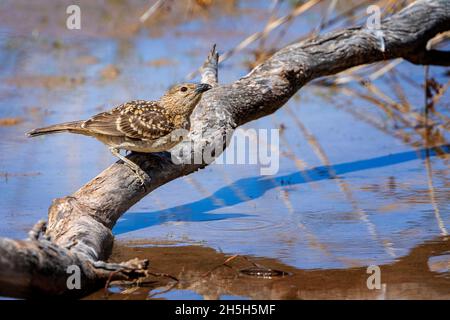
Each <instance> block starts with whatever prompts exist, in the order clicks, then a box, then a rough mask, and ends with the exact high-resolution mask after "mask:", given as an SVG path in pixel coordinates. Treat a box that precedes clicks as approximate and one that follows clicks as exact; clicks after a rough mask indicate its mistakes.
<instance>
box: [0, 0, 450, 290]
mask: <svg viewBox="0 0 450 320" xmlns="http://www.w3.org/2000/svg"><path fill="white" fill-rule="evenodd" d="M447 30H450V1H448V0H419V1H417V2H415V3H414V4H412V5H410V6H408V7H407V8H405V9H403V10H402V11H400V12H399V13H397V14H395V15H393V16H392V17H391V18H388V19H386V20H384V21H383V23H382V25H381V29H380V30H377V31H374V30H369V29H367V28H365V27H356V28H348V29H344V30H341V31H335V32H331V33H328V34H325V35H322V36H317V37H314V38H312V39H308V40H306V41H302V42H298V43H295V44H292V45H290V46H288V47H285V48H284V49H282V50H280V51H278V52H277V53H275V54H274V55H273V56H272V57H271V58H269V59H268V60H267V61H265V62H264V63H262V64H261V65H259V66H257V67H256V68H255V69H253V70H252V71H251V72H250V73H249V74H248V75H246V76H245V77H243V78H241V79H239V80H237V81H236V82H234V83H232V84H228V85H222V86H219V85H218V82H217V70H218V66H217V64H218V55H217V52H216V51H215V48H213V50H212V51H211V53H210V55H209V56H208V58H207V60H206V62H205V64H204V65H203V68H202V81H203V82H206V83H209V84H211V85H212V86H214V88H213V89H211V90H209V91H208V92H206V93H205V94H204V95H203V98H202V100H201V102H200V103H199V105H198V106H197V108H196V111H195V113H194V114H193V116H192V128H191V131H190V133H189V136H188V141H187V142H184V143H181V144H180V145H177V146H176V147H175V148H174V150H173V152H172V155H183V154H184V157H182V156H179V157H178V158H174V159H178V160H180V159H184V160H185V162H186V163H183V164H176V163H175V162H174V161H173V158H172V157H171V154H169V153H167V152H165V153H154V154H131V155H129V158H132V160H133V161H134V162H136V163H138V164H139V165H140V166H141V167H142V168H143V170H144V171H145V172H146V173H147V174H148V176H149V179H147V183H146V185H145V186H142V185H141V182H140V181H139V180H137V179H136V177H135V175H134V174H131V172H130V169H129V168H128V167H127V166H125V165H123V163H122V162H121V161H119V162H116V163H115V164H113V165H111V166H110V167H109V168H107V169H106V170H104V171H103V172H102V173H100V174H99V175H98V176H97V177H95V178H94V179H93V180H91V181H90V182H88V183H87V184H86V185H84V186H83V187H81V188H80V189H79V190H78V191H76V192H75V193H74V194H73V195H71V196H67V197H64V198H60V199H56V200H54V201H53V204H52V205H51V206H50V209H49V214H48V225H47V229H46V230H45V231H44V229H43V227H44V226H45V224H43V223H39V224H38V225H37V226H36V228H35V229H33V230H32V232H30V239H29V240H26V241H16V240H11V239H4V238H0V295H8V296H15V297H36V296H42V295H59V296H73V297H80V296H83V295H85V294H86V293H88V292H90V291H92V290H95V289H97V288H98V287H99V286H101V285H103V284H104V283H105V281H107V279H112V280H114V279H130V278H131V279H132V278H137V277H140V276H143V275H145V274H146V267H147V264H148V261H139V260H132V261H129V262H125V263H122V264H108V263H105V262H102V261H103V260H106V259H108V257H109V255H110V252H111V248H112V244H113V239H114V237H113V234H112V232H111V229H112V228H113V226H114V225H115V223H116V221H117V220H118V219H119V217H120V216H121V215H122V214H123V213H125V212H126V211H127V210H128V208H130V207H131V206H132V205H134V204H135V203H136V202H138V201H139V200H140V199H142V198H143V197H144V196H145V195H147V194H148V193H150V192H151V191H153V190H155V189H156V188H158V187H159V186H161V185H163V184H165V183H167V182H169V181H172V180H174V179H176V178H178V177H181V176H184V175H187V174H190V173H193V172H195V171H197V170H199V169H201V168H204V167H205V166H207V165H208V163H209V161H207V160H206V158H205V157H204V155H205V154H212V157H213V158H214V157H217V156H218V155H219V154H220V151H219V152H215V153H214V151H213V152H211V150H220V149H223V148H224V147H226V144H227V137H231V134H232V133H233V131H234V129H235V128H236V127H238V126H240V125H242V124H244V123H247V122H249V121H252V120H255V119H258V118H260V117H264V116H266V115H269V114H271V113H273V112H274V111H276V110H277V109H278V108H280V107H281V106H283V105H284V104H285V103H286V102H287V101H288V100H289V98H290V97H292V95H293V94H295V93H296V92H297V91H298V90H299V89H300V88H301V87H302V86H304V85H305V84H307V83H308V82H309V81H311V80H313V79H316V78H319V77H323V76H327V75H332V74H336V73H339V72H341V71H343V70H346V69H348V68H351V67H354V66H357V65H361V64H370V63H374V62H377V61H381V60H388V59H394V58H404V59H406V60H409V61H411V62H413V63H419V64H421V63H426V64H438V65H448V62H449V60H448V59H447V56H448V54H447V53H445V54H444V53H442V52H439V53H437V52H435V51H430V52H427V51H426V45H427V43H428V41H429V40H430V39H432V38H433V37H434V36H436V35H437V34H438V33H440V32H444V31H447ZM435 57H437V58H435ZM191 142H195V143H194V144H192V143H191ZM192 145H193V148H192V149H191V150H190V151H189V152H188V153H186V150H188V149H189V148H186V147H190V146H192ZM186 159H187V160H190V161H186ZM194 159H201V161H199V162H198V163H194V161H193V160H194ZM71 265H76V266H78V267H79V268H80V272H81V280H82V281H81V289H80V290H69V289H68V287H67V284H66V282H67V278H68V276H69V275H70V274H68V273H67V268H68V267H69V266H71Z"/></svg>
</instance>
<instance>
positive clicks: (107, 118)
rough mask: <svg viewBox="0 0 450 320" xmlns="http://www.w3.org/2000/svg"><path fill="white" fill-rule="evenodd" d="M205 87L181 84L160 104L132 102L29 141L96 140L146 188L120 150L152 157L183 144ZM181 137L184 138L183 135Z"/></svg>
mask: <svg viewBox="0 0 450 320" xmlns="http://www.w3.org/2000/svg"><path fill="white" fill-rule="evenodd" d="M211 88H212V86H211V85H209V84H206V83H200V84H194V83H182V84H178V85H175V86H173V87H171V88H170V89H169V90H168V91H166V92H165V94H164V95H163V96H162V97H161V98H160V99H159V100H157V101H148V100H132V101H128V102H126V103H123V104H120V105H118V106H116V107H114V108H112V109H111V110H109V111H105V112H101V113H98V114H96V115H94V116H92V117H91V118H89V119H87V120H78V121H71V122H64V123H59V124H55V125H51V126H48V127H44V128H37V129H34V130H32V131H30V132H28V133H27V135H28V136H29V137H36V136H40V135H47V134H53V133H60V132H69V133H75V134H82V135H85V136H90V137H93V138H95V139H97V140H99V141H100V142H102V143H104V144H105V145H106V146H108V148H109V150H110V151H111V153H112V154H113V155H114V156H116V157H117V158H119V159H120V160H122V161H123V162H124V163H125V164H126V165H128V166H129V167H130V169H131V170H133V171H134V172H135V173H136V175H137V176H138V178H139V179H140V180H141V182H142V184H143V185H144V186H145V179H144V177H145V176H146V173H145V172H144V171H143V170H142V169H141V168H140V167H139V166H138V165H137V164H136V163H134V162H133V161H131V160H130V159H128V158H126V157H124V156H122V155H121V154H120V150H126V151H130V152H141V153H152V152H161V151H167V150H169V149H171V148H173V147H174V146H175V145H177V144H178V143H179V142H181V140H183V136H184V135H183V133H186V132H188V131H189V129H190V116H191V114H192V112H193V111H194V108H195V106H196V105H197V104H198V102H199V101H200V98H201V96H202V94H203V93H204V92H205V91H208V90H209V89H211ZM180 133H181V134H180Z"/></svg>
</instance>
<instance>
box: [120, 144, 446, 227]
mask: <svg viewBox="0 0 450 320" xmlns="http://www.w3.org/2000/svg"><path fill="white" fill-rule="evenodd" d="M439 150H440V151H439V152H440V153H439V154H442V153H445V154H448V153H450V146H440V147H439ZM436 155H437V152H436V151H435V149H434V148H430V149H422V150H419V151H408V152H402V153H397V154H390V155H387V156H381V157H376V158H372V159H366V160H360V161H354V162H348V163H341V164H336V165H333V170H329V166H321V167H316V168H313V169H308V170H304V172H294V173H291V174H288V175H284V176H277V177H275V178H267V177H264V176H256V177H251V178H245V179H240V180H238V181H236V182H234V183H232V184H230V185H228V186H226V187H224V188H221V189H219V190H218V191H216V192H215V193H213V194H212V195H211V196H209V197H206V198H203V199H201V200H198V201H195V202H191V203H188V204H184V205H181V206H177V207H172V208H168V209H164V210H160V211H156V212H132V213H127V214H126V215H125V216H124V218H123V219H119V221H118V222H117V224H116V226H115V228H114V230H113V231H114V233H115V234H121V233H126V232H130V231H135V230H139V229H142V228H146V227H149V226H153V225H156V224H160V223H165V222H168V221H209V220H222V219H227V218H236V217H244V216H246V215H244V214H231V213H230V214H217V213H215V214H211V213H210V212H211V211H213V210H215V209H218V208H220V207H223V206H233V205H236V204H238V203H241V202H243V201H244V200H243V198H242V197H239V196H237V195H236V194H235V193H234V192H233V190H234V189H239V190H241V191H242V192H244V193H245V195H246V196H247V197H248V200H253V199H257V198H259V197H262V196H263V195H264V194H265V193H266V192H267V191H268V190H270V189H273V188H276V187H278V186H281V185H284V184H288V185H289V186H293V185H296V184H303V183H308V182H311V181H320V180H325V179H333V178H335V176H336V175H343V174H345V173H349V172H355V171H362V170H367V169H373V168H379V167H384V166H390V165H395V164H399V163H403V162H407V161H412V160H416V159H425V158H427V159H428V158H429V157H432V156H436ZM305 176H307V177H308V179H309V180H305ZM273 182H275V183H273ZM216 199H220V201H221V202H219V203H218V202H217V200H216ZM222 203H223V204H222Z"/></svg>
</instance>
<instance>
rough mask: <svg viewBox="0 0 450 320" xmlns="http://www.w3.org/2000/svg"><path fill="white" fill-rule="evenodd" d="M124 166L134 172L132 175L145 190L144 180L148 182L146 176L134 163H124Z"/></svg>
mask: <svg viewBox="0 0 450 320" xmlns="http://www.w3.org/2000/svg"><path fill="white" fill-rule="evenodd" d="M130 162H131V161H130ZM125 164H126V165H127V166H128V168H130V169H131V170H132V171H133V172H134V174H135V175H136V177H137V178H138V179H139V181H141V184H142V186H143V187H144V189H145V184H146V180H150V177H149V176H148V174H147V173H146V172H145V171H144V170H142V169H141V168H140V167H139V166H138V165H137V164H136V163H134V162H131V163H128V162H125Z"/></svg>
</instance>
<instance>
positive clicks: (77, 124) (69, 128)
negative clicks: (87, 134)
mask: <svg viewBox="0 0 450 320" xmlns="http://www.w3.org/2000/svg"><path fill="white" fill-rule="evenodd" d="M83 122H84V121H72V122H65V123H60V124H55V125H53V126H49V127H44V128H38V129H34V130H31V131H30V132H28V133H27V136H29V137H36V136H41V135H44V134H52V133H60V132H73V133H81V132H82V131H83V128H82V127H81V125H82V124H83Z"/></svg>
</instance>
